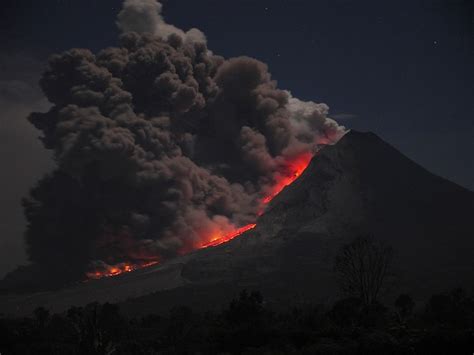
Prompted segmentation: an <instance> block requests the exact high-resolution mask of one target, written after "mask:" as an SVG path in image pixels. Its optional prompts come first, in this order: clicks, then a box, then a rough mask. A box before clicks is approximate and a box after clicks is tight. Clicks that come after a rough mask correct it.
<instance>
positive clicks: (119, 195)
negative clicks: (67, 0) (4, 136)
mask: <svg viewBox="0 0 474 355" xmlns="http://www.w3.org/2000/svg"><path fill="white" fill-rule="evenodd" d="M160 11H161V4H159V3H158V2H156V1H154V0H126V1H125V2H124V6H123V10H122V11H121V12H120V14H119V19H118V26H119V27H120V28H121V29H122V31H123V34H122V35H121V37H120V42H119V43H120V45H119V46H118V47H114V48H106V49H104V50H102V51H100V52H99V53H96V54H94V53H91V52H90V51H89V50H86V49H72V50H69V51H67V52H65V53H62V54H59V55H54V56H52V57H51V59H50V62H49V68H48V69H47V71H46V72H45V73H44V75H43V77H42V79H41V86H42V88H43V90H44V93H45V94H46V96H47V98H48V99H49V100H50V102H51V103H52V104H53V107H52V108H51V109H50V111H49V112H47V113H33V114H32V115H31V116H30V118H29V119H30V121H31V122H32V123H33V124H34V125H35V126H36V127H37V128H38V129H39V130H40V131H41V132H42V141H43V143H44V146H45V147H46V148H47V149H50V150H52V151H53V152H54V156H55V160H56V163H57V169H56V170H55V171H54V172H52V173H51V174H50V175H48V176H46V177H44V178H43V179H42V180H41V181H40V182H39V183H38V185H37V186H36V187H35V188H34V189H33V190H32V191H31V194H30V196H29V197H28V198H27V199H25V201H24V205H25V212H26V215H27V218H28V221H29V225H28V229H27V233H26V240H27V245H28V252H29V255H30V259H31V260H32V261H33V262H35V263H37V264H40V265H42V266H43V267H46V268H50V269H53V270H61V271H63V272H65V273H67V274H68V275H70V277H78V276H79V275H82V273H83V272H84V271H86V270H88V269H90V268H91V267H98V266H99V265H112V264H117V263H121V262H124V261H127V262H131V263H134V264H144V263H146V262H148V261H157V260H158V261H159V260H163V259H166V258H169V257H172V256H175V255H177V254H180V253H185V252H188V251H191V250H193V249H196V248H199V247H200V246H202V245H204V244H205V243H206V242H208V241H209V240H208V238H209V235H212V234H215V233H217V232H223V233H225V232H229V231H232V230H234V229H235V228H237V227H240V226H243V225H246V224H249V223H253V222H254V221H255V219H256V216H257V214H258V213H259V211H260V210H261V209H262V199H263V198H264V197H265V196H267V195H268V194H270V193H271V192H272V189H273V188H274V186H275V184H276V182H277V180H278V178H279V177H280V176H281V175H284V174H285V173H286V169H287V167H288V166H289V165H290V164H291V163H292V161H294V160H295V159H298V157H299V156H301V155H304V154H306V155H308V154H312V153H314V151H315V149H316V148H317V146H318V145H319V144H328V143H333V142H335V141H336V140H337V139H338V138H339V137H340V136H341V135H342V134H343V133H344V128H343V127H341V126H338V125H337V124H336V123H335V122H334V121H333V120H331V119H330V118H328V117H327V113H328V107H327V106H326V105H324V104H315V103H313V102H303V101H300V100H298V99H296V98H293V97H292V96H291V95H290V93H289V92H287V91H283V90H280V89H278V88H277V83H276V82H275V81H274V80H272V79H271V75H270V73H269V72H268V68H267V66H266V65H265V64H264V63H262V62H259V61H258V60H255V59H252V58H248V57H239V58H232V59H229V60H225V59H224V58H222V57H220V56H216V55H214V54H212V53H211V52H210V51H209V50H208V49H207V47H206V40H205V37H204V35H203V34H202V32H200V31H199V30H196V29H192V30H190V31H188V32H184V31H182V30H180V29H178V28H176V27H174V26H172V25H169V24H166V23H165V21H164V20H163V18H162V17H161V15H160Z"/></svg>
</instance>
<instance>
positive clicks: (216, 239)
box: [201, 223, 256, 248]
mask: <svg viewBox="0 0 474 355" xmlns="http://www.w3.org/2000/svg"><path fill="white" fill-rule="evenodd" d="M255 226H256V224H255V223H253V224H248V225H246V226H243V227H240V228H239V229H237V230H235V231H233V232H231V233H228V234H225V235H222V236H221V235H218V236H215V237H213V238H211V241H210V242H208V243H206V244H204V245H202V246H201V248H207V247H215V246H217V245H219V244H222V243H225V242H228V241H230V240H232V239H234V238H235V237H238V236H239V235H241V234H243V233H245V232H247V231H249V230H251V229H253V228H255Z"/></svg>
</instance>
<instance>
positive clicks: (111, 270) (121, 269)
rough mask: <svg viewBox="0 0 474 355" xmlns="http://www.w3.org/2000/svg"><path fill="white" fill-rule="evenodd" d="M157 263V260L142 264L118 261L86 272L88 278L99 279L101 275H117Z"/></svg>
mask: <svg viewBox="0 0 474 355" xmlns="http://www.w3.org/2000/svg"><path fill="white" fill-rule="evenodd" d="M156 264H158V261H150V262H147V263H143V264H131V263H120V264H115V265H104V267H103V268H101V269H100V270H99V269H96V270H94V271H91V272H88V273H86V276H87V278H88V279H95V280H97V279H101V278H103V277H112V276H117V275H120V274H123V273H126V272H131V271H134V270H137V269H141V268H144V267H148V266H152V265H156Z"/></svg>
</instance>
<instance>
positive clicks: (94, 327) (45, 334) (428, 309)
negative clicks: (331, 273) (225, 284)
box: [0, 289, 474, 355]
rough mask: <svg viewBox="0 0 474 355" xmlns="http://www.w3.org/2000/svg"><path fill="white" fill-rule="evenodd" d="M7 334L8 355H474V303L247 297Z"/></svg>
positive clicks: (78, 316) (101, 312) (93, 313)
mask: <svg viewBox="0 0 474 355" xmlns="http://www.w3.org/2000/svg"><path fill="white" fill-rule="evenodd" d="M415 309H416V311H415ZM0 334H1V341H0V352H1V354H2V355H7V354H35V355H37V354H48V355H50V354H51V355H52V354H472V352H473V351H474V298H473V297H472V296H469V295H468V294H467V293H466V292H465V291H463V290H461V289H457V290H453V291H451V292H449V293H446V294H439V295H434V296H432V297H431V298H430V299H429V301H428V302H427V304H426V305H423V306H420V307H416V305H415V304H414V302H413V301H412V299H411V297H410V296H408V295H401V296H400V297H398V299H397V300H396V302H395V304H393V305H390V306H389V307H388V306H386V305H382V304H380V303H373V304H371V305H370V306H364V303H363V302H362V301H360V300H359V299H357V298H346V299H342V300H340V301H338V302H336V303H335V304H333V305H332V306H330V307H326V306H318V305H312V306H310V305H308V306H304V307H295V308H292V309H287V310H279V311H274V310H272V309H270V307H269V306H267V304H266V302H265V300H264V299H263V298H262V296H261V295H260V293H258V292H251V293H249V292H245V291H243V292H242V293H241V294H240V295H239V296H238V297H237V298H236V299H234V300H233V301H232V302H231V303H230V304H229V305H228V306H227V307H225V308H224V309H223V310H222V311H220V312H216V313H196V312H193V311H192V310H191V309H189V308H184V307H182V308H175V309H172V310H171V311H170V312H169V313H168V314H165V315H148V316H146V317H143V318H140V319H127V318H125V317H123V316H121V314H120V311H119V308H118V306H117V305H113V304H103V305H100V304H90V305H88V306H86V307H73V308H71V309H69V310H68V311H67V312H65V313H64V314H54V315H50V314H49V312H48V311H47V310H45V309H43V308H38V309H37V310H36V311H35V312H34V314H33V315H32V317H30V318H22V319H11V318H4V317H3V318H2V319H1V320H0Z"/></svg>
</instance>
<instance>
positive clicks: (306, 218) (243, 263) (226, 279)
mask: <svg viewBox="0 0 474 355" xmlns="http://www.w3.org/2000/svg"><path fill="white" fill-rule="evenodd" d="M473 212H474V193H473V192H471V191H469V190H466V189H464V188H462V187H460V186H458V185H456V184H454V183H452V182H449V181H447V180H445V179H442V178H440V177H437V176H435V175H433V174H431V173H429V172H428V171H426V170H425V169H423V168H422V167H420V166H419V165H417V164H416V163H414V162H412V161H411V160H409V159H408V158H406V157H405V156H404V155H402V154H401V153H400V152H398V151H397V150H396V149H394V148H393V147H391V146H390V145H388V144H387V143H385V142H384V141H382V140H381V139H380V138H378V137H377V136H376V135H374V134H372V133H358V132H355V131H351V132H349V133H348V134H346V135H345V136H344V137H343V138H342V139H341V140H340V141H339V142H338V143H337V144H336V145H334V146H327V147H325V148H324V149H323V150H322V151H321V152H320V153H319V154H318V155H317V156H316V157H315V158H314V159H313V160H312V162H311V164H310V166H309V167H308V168H307V169H306V171H305V172H304V173H303V175H302V176H301V177H300V178H299V179H298V180H296V181H295V182H294V183H293V184H292V185H290V186H288V187H287V188H285V189H284V190H283V191H282V192H281V193H280V194H279V195H278V196H277V197H276V198H275V199H274V200H273V201H272V202H271V204H270V205H269V206H268V209H267V211H266V212H265V214H264V215H262V216H261V217H260V218H259V220H258V223H257V227H256V228H255V229H253V230H251V231H249V232H247V233H245V234H243V235H242V236H240V237H238V238H236V239H234V240H232V241H230V242H228V243H226V244H223V245H220V246H218V247H212V248H207V249H203V250H200V251H197V252H195V253H193V254H190V255H187V256H185V257H183V258H178V259H175V260H174V261H173V262H171V263H168V264H165V265H163V266H158V267H152V268H150V269H146V270H139V271H137V272H132V273H129V274H127V275H123V276H119V277H117V278H111V279H103V280H96V281H91V282H88V283H86V284H82V285H76V286H74V287H72V288H69V289H66V290H62V291H59V292H49V293H42V294H40V295H33V296H28V297H12V296H10V297H9V298H8V299H4V300H2V302H1V304H2V305H3V306H2V307H1V309H0V312H2V311H3V312H6V311H7V310H8V311H12V310H13V309H15V311H16V312H26V311H29V310H31V309H33V308H34V307H35V306H38V305H45V306H47V307H52V308H53V309H56V310H61V309H64V308H67V307H68V306H69V305H73V304H74V305H78V304H81V303H87V302H91V301H94V300H97V301H101V302H104V301H107V300H108V301H113V302H120V301H124V300H126V299H129V298H134V300H130V301H127V302H126V303H125V308H126V309H128V310H130V311H133V312H138V313H145V312H149V311H160V310H164V309H166V308H168V307H170V306H172V305H176V304H187V305H192V306H200V307H212V306H214V305H218V304H219V302H222V301H227V298H226V297H227V296H231V295H232V294H233V293H234V292H237V291H238V290H239V289H241V288H249V289H259V290H262V291H263V292H264V294H265V296H266V297H268V298H273V299H275V300H279V301H283V302H286V301H290V302H294V301H297V300H302V301H304V300H311V301H315V300H316V301H324V300H325V299H328V298H332V297H334V296H335V295H336V293H337V285H336V283H335V277H334V274H333V260H334V255H335V253H336V252H337V250H338V249H339V248H340V246H341V244H343V243H346V242H347V241H350V240H351V239H353V238H355V237H356V236H357V235H359V234H366V233H370V234H373V235H374V237H375V238H380V239H382V240H384V241H385V242H386V243H387V244H388V245H390V246H392V247H393V249H394V251H395V257H396V258H395V268H396V272H397V275H398V281H397V282H398V284H397V287H396V288H395V289H396V292H397V293H400V292H409V293H411V294H413V295H415V296H425V295H429V294H432V293H433V292H437V291H440V290H444V289H447V288H450V287H455V286H463V287H467V288H470V287H472V286H474V285H472V283H473V282H472V280H474V257H473V256H474V238H473V237H474V233H473V230H474V228H473V226H472V220H471V219H472V215H473Z"/></svg>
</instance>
